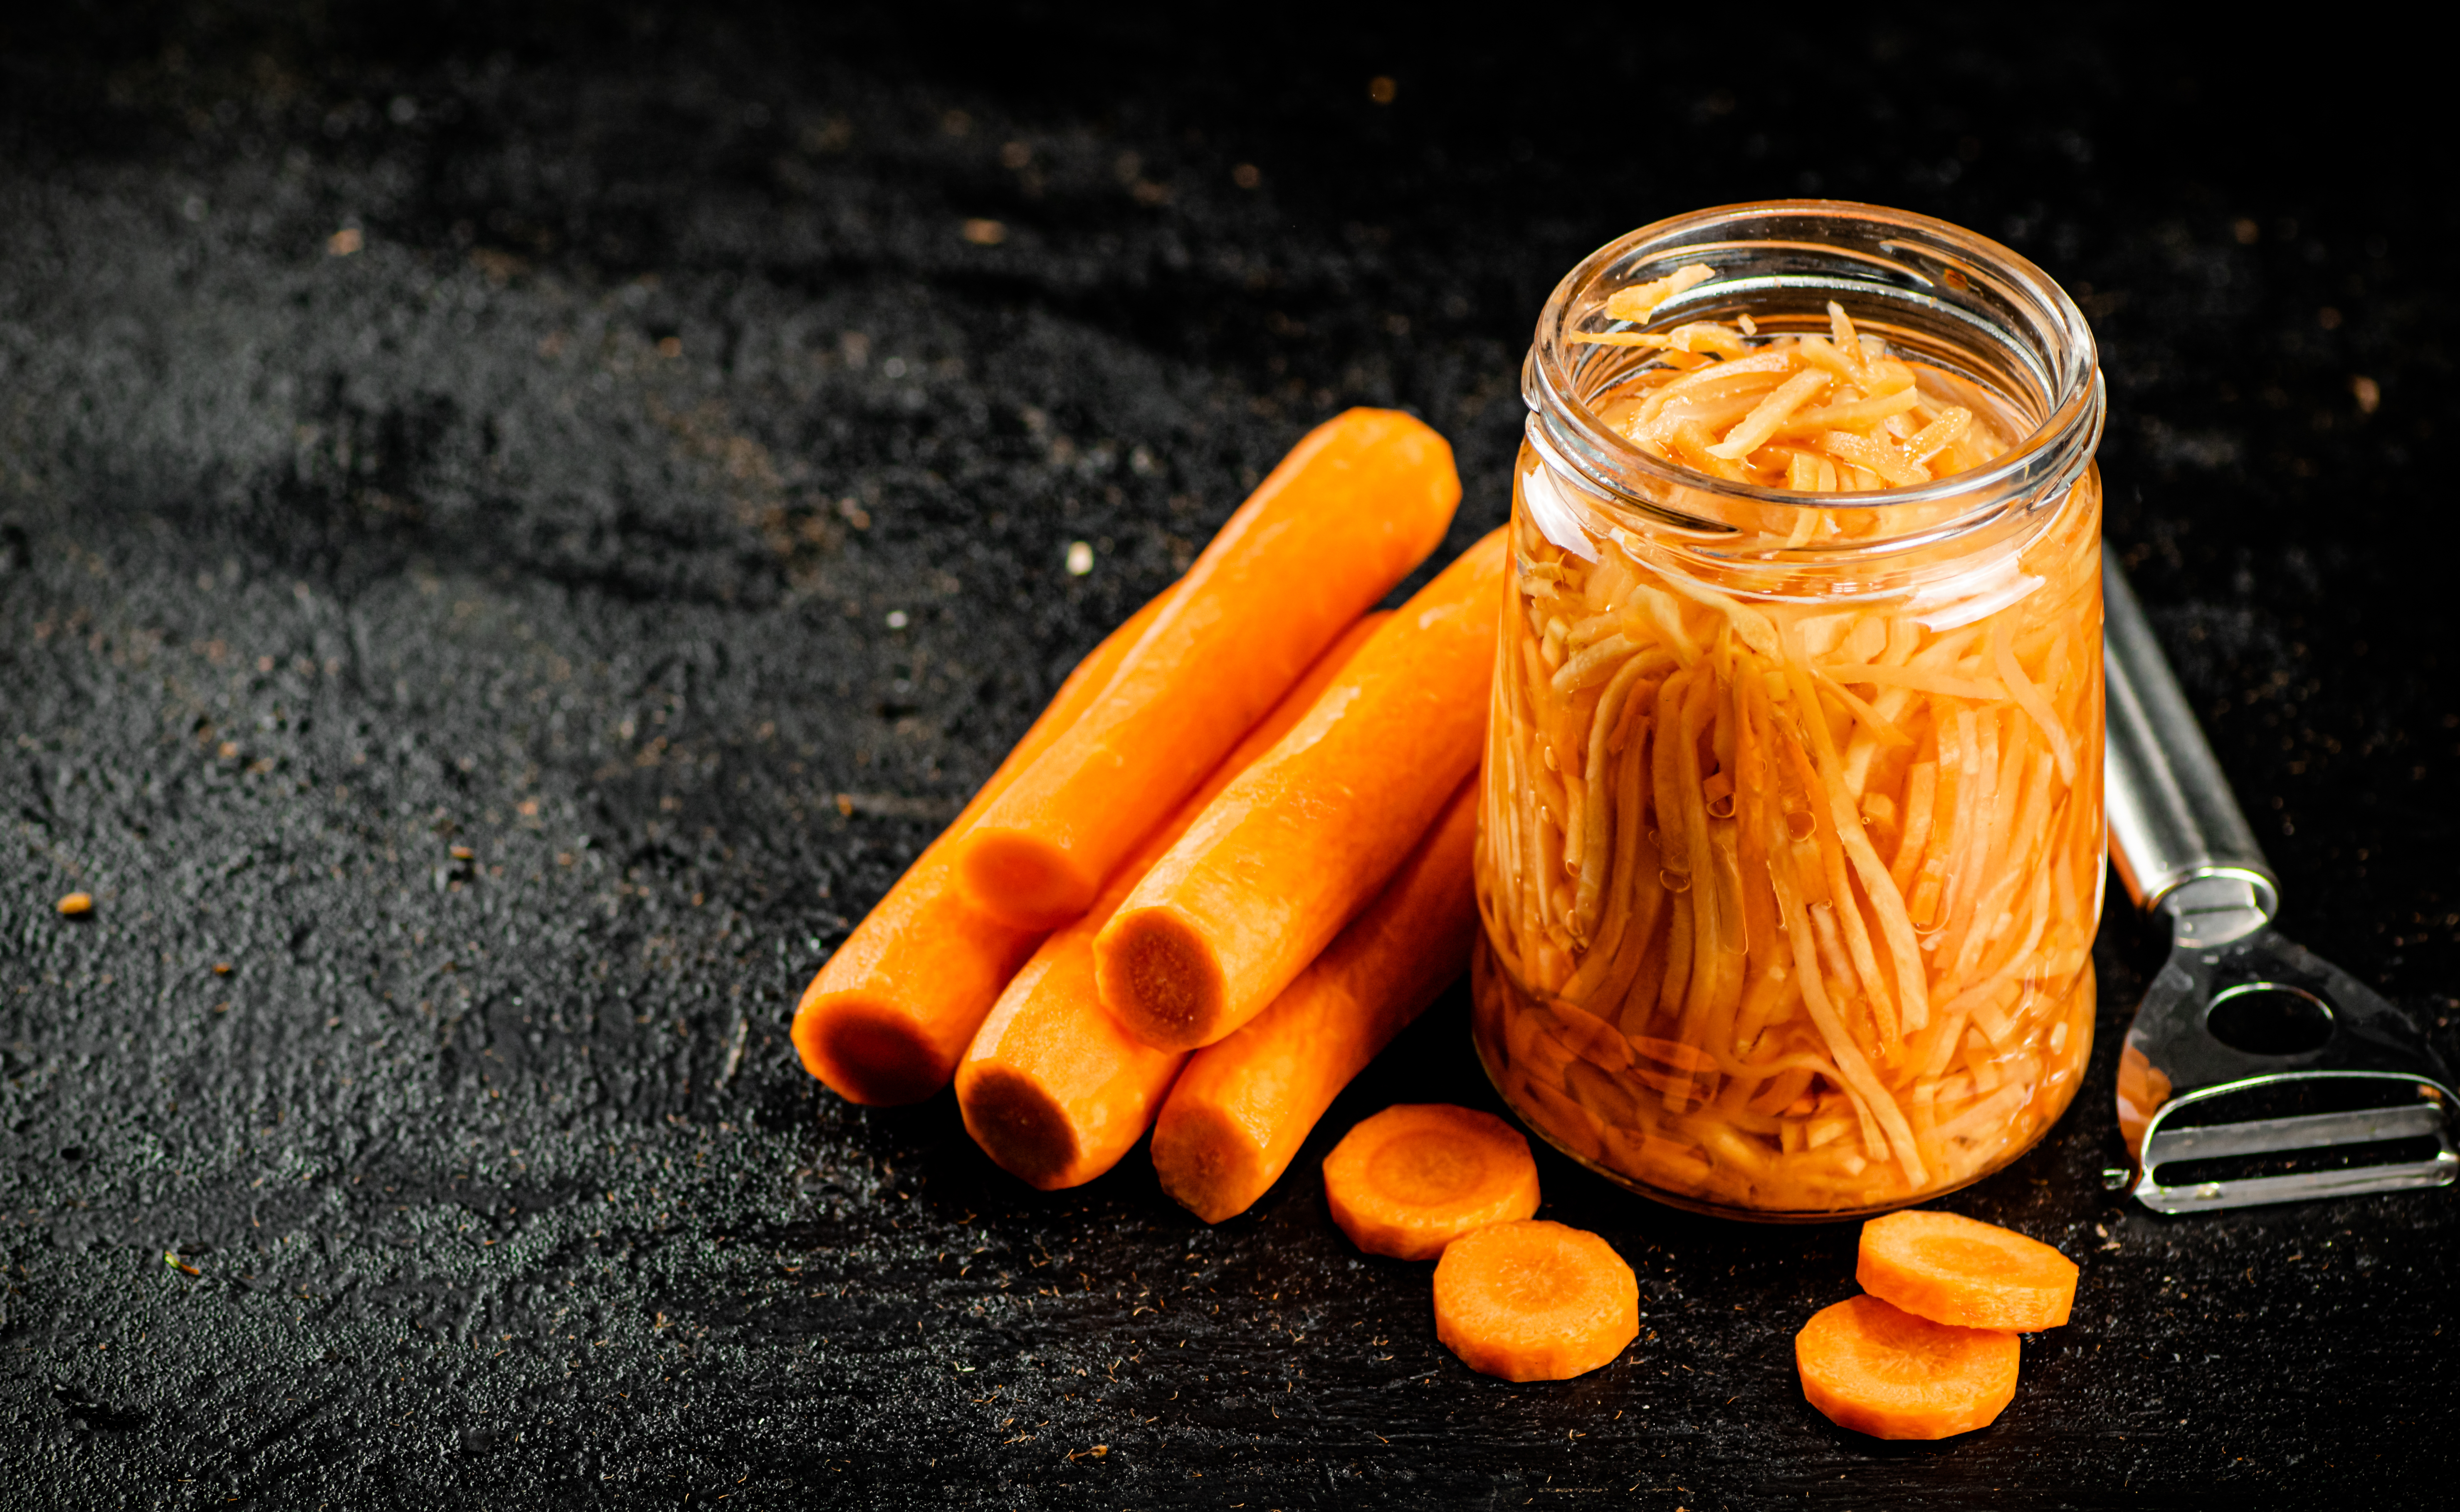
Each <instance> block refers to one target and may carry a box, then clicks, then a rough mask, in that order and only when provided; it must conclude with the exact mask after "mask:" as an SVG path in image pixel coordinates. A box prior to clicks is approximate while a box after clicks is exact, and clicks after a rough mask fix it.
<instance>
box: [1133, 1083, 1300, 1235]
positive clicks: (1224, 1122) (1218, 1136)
mask: <svg viewBox="0 0 2460 1512" xmlns="http://www.w3.org/2000/svg"><path fill="white" fill-rule="evenodd" d="M1262 1161H1263V1152H1262V1151H1261V1150H1259V1149H1258V1148H1256V1145H1255V1141H1254V1140H1253V1139H1249V1138H1248V1136H1247V1134H1246V1132H1245V1131H1244V1130H1242V1129H1241V1128H1240V1127H1239V1125H1238V1121H1237V1120H1236V1119H1234V1118H1231V1117H1230V1116H1229V1115H1228V1114H1226V1113H1224V1112H1222V1111H1221V1110H1220V1109H1219V1108H1208V1107H1198V1108H1191V1109H1186V1110H1183V1111H1178V1112H1173V1111H1172V1110H1170V1109H1169V1108H1168V1107H1167V1106H1165V1107H1164V1109H1163V1113H1162V1118H1161V1119H1160V1121H1159V1122H1157V1123H1156V1124H1155V1125H1154V1133H1153V1163H1154V1175H1155V1176H1156V1177H1157V1178H1158V1179H1159V1180H1160V1182H1161V1189H1162V1190H1163V1191H1165V1192H1167V1193H1169V1194H1170V1199H1171V1201H1173V1202H1175V1203H1177V1204H1178V1205H1179V1206H1181V1207H1184V1208H1186V1209H1187V1210H1188V1211H1189V1212H1191V1213H1194V1214H1195V1215H1196V1216H1197V1217H1198V1218H1200V1219H1202V1220H1204V1221H1205V1222H1206V1223H1208V1224H1218V1223H1220V1222H1221V1221H1223V1220H1224V1219H1229V1218H1236V1217H1238V1216H1239V1215H1240V1214H1241V1213H1243V1212H1245V1211H1246V1210H1247V1209H1248V1208H1250V1207H1252V1206H1254V1205H1255V1203H1256V1199H1258V1198H1260V1197H1262V1196H1263V1195H1264V1191H1265V1189H1266V1188H1267V1187H1268V1186H1269V1185H1270V1184H1271V1182H1269V1181H1263V1180H1259V1178H1260V1177H1262V1175H1263V1174H1264V1173H1263V1171H1262Z"/></svg>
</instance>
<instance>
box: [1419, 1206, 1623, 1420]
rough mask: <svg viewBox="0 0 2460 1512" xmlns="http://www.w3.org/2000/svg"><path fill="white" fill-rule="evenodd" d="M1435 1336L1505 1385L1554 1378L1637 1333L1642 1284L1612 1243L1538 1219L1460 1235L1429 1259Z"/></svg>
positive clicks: (1581, 1369)
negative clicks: (1432, 1271)
mask: <svg viewBox="0 0 2460 1512" xmlns="http://www.w3.org/2000/svg"><path fill="white" fill-rule="evenodd" d="M1435 1337H1436V1338H1438V1339H1441V1340H1442V1341H1443V1344H1444V1347H1445V1348H1446V1349H1449V1350H1451V1351H1452V1352H1453V1353H1454V1354H1456V1355H1458V1356H1460V1361H1461V1363H1462V1364H1464V1365H1466V1366H1468V1367H1469V1368H1470V1369H1471V1370H1474V1371H1476V1372H1478V1373H1479V1374H1484V1375H1495V1376H1500V1377H1501V1378H1503V1379H1504V1380H1507V1381H1560V1380H1569V1379H1570V1378H1571V1377H1573V1376H1575V1375H1580V1374H1586V1373H1588V1372H1590V1371H1593V1370H1596V1369H1598V1368H1599V1367H1601V1366H1603V1365H1609V1364H1612V1363H1613V1362H1614V1358H1615V1356H1616V1355H1618V1354H1621V1353H1622V1352H1623V1351H1624V1349H1626V1348H1627V1347H1629V1345H1630V1344H1631V1341H1632V1340H1634V1339H1636V1338H1638V1337H1640V1281H1639V1278H1638V1277H1636V1276H1634V1275H1633V1274H1632V1271H1631V1267H1630V1266H1629V1265H1627V1264H1625V1263H1624V1261H1623V1258H1622V1256H1621V1255H1619V1254H1616V1253H1615V1251H1614V1246H1611V1245H1609V1244H1607V1243H1606V1242H1605V1241H1604V1240H1602V1239H1601V1238H1599V1237H1598V1236H1597V1235H1595V1234H1592V1233H1589V1232H1587V1231H1585V1230H1582V1229H1578V1228H1570V1227H1566V1226H1565V1225H1561V1224H1557V1223H1551V1222H1548V1221H1547V1220H1544V1219H1530V1220H1525V1221H1523V1222H1520V1223H1512V1224H1496V1225H1494V1226H1492V1227H1488V1228H1481V1229H1479V1230H1478V1231H1477V1232H1475V1233H1474V1234H1464V1235H1462V1236H1461V1237H1460V1238H1458V1239H1456V1240H1453V1242H1452V1244H1451V1245H1450V1246H1446V1248H1445V1249H1444V1257H1443V1259H1441V1260H1440V1261H1437V1262H1436V1263H1435Z"/></svg>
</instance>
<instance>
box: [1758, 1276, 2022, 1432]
mask: <svg viewBox="0 0 2460 1512" xmlns="http://www.w3.org/2000/svg"><path fill="white" fill-rule="evenodd" d="M2020 1349H2021V1346H2020V1345H2019V1344H2018V1342H2017V1338H2016V1335H2015V1334H2013V1333H2009V1332H2006V1331H2002V1330H1998V1329H1961V1328H1956V1327H1953V1326H1951V1325H1949V1324H1945V1323H1933V1322H1932V1321H1931V1320H1930V1319H1928V1318H1922V1317H1916V1316H1915V1315H1914V1314H1912V1313H1910V1312H1907V1311H1905V1310H1902V1309H1900V1308H1898V1307H1896V1306H1895V1305H1893V1304H1891V1303H1888V1302H1885V1301H1882V1300H1881V1299H1879V1298H1877V1297H1849V1298H1847V1299H1846V1300H1845V1301H1843V1302H1839V1303H1837V1304H1836V1305H1835V1306H1834V1307H1833V1308H1822V1309H1820V1310H1818V1311H1817V1312H1814V1313H1813V1314H1812V1315H1811V1321H1810V1322H1809V1323H1806V1324H1804V1325H1803V1326H1802V1331H1801V1332H1800V1333H1797V1334H1795V1335H1794V1337H1793V1362H1794V1367H1795V1369H1796V1370H1798V1371H1800V1372H1801V1374H1802V1395H1804V1396H1806V1397H1808V1398H1810V1400H1811V1405H1812V1406H1813V1407H1816V1408H1818V1409H1819V1410H1820V1411H1821V1412H1822V1413H1824V1414H1826V1415H1827V1416H1828V1418H1829V1420H1830V1421H1831V1422H1834V1423H1835V1424H1836V1425H1838V1426H1839V1427H1843V1428H1851V1429H1853V1430H1854V1431H1855V1432H1856V1433H1864V1434H1869V1435H1870V1436H1872V1437H1875V1438H1945V1437H1950V1436H1951V1435H1955V1434H1962V1433H1971V1432H1972V1431H1973V1430H1974V1429H1976V1428H1982V1427H1986V1426H1988V1425H1989V1424H1990V1423H1991V1422H1992V1421H1994V1420H1995V1419H1996V1418H1997V1417H1998V1416H1999V1415H2000V1413H2002V1412H2004V1411H2005V1410H2006V1406H2007V1404H2008V1403H2009V1402H2011V1401H2013V1400H2015V1399H2016V1365H2017V1356H2018V1353H2019V1352H2020Z"/></svg>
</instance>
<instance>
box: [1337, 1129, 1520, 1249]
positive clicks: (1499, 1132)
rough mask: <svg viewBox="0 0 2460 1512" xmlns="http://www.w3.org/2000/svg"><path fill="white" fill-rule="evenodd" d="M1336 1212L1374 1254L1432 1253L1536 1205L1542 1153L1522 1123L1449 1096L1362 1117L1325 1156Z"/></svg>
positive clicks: (1354, 1241)
mask: <svg viewBox="0 0 2460 1512" xmlns="http://www.w3.org/2000/svg"><path fill="white" fill-rule="evenodd" d="M1324 1195H1325V1203H1327V1204H1328V1205H1329V1206H1330V1207H1331V1209H1332V1221H1333V1222H1334V1223H1336V1224H1338V1225H1341V1231H1342V1232H1343V1233H1345V1234H1347V1235H1348V1236H1349V1240H1350V1243H1352V1244H1354V1245H1356V1246H1358V1247H1359V1248H1361V1249H1364V1250H1366V1251H1367V1252H1368V1254H1370V1255H1389V1256H1391V1257H1392V1258H1393V1259H1395V1260H1431V1259H1433V1258H1434V1257H1435V1256H1437V1255H1439V1254H1442V1253H1443V1252H1444V1246H1446V1245H1449V1244H1451V1243H1452V1242H1453V1240H1455V1239H1458V1238H1460V1237H1461V1236H1462V1235H1464V1234H1467V1233H1471V1232H1474V1231H1475V1230H1477V1229H1480V1228H1484V1227H1486V1226H1487V1225H1491V1224H1502V1223H1511V1222H1514V1221H1516V1220H1518V1219H1524V1218H1527V1217H1529V1216H1530V1215H1531V1214H1533V1213H1535V1212H1537V1211H1538V1162H1537V1161H1535V1160H1534V1159H1532V1158H1531V1156H1530V1154H1529V1141H1528V1140H1527V1139H1523V1138H1521V1136H1520V1134H1519V1131H1517V1130H1516V1129H1514V1128H1513V1127H1512V1126H1511V1125H1510V1124H1508V1123H1505V1122H1504V1121H1503V1120H1502V1119H1501V1118H1496V1117H1495V1116H1494V1115H1493V1114H1489V1113H1479V1112H1476V1111H1475V1110H1474V1109H1470V1108H1458V1107H1453V1105H1452V1104H1450V1103H1441V1102H1430V1103H1401V1104H1398V1105H1396V1106H1393V1107H1389V1108H1387V1109H1385V1110H1384V1111H1383V1112H1381V1113H1379V1114H1376V1115H1375V1116H1374V1117H1372V1118H1366V1119H1363V1120H1361V1121H1360V1122H1359V1124H1358V1125H1357V1126H1356V1127H1355V1128H1353V1129H1351V1130H1350V1131H1349V1132H1348V1133H1347V1134H1346V1135H1344V1136H1342V1139H1341V1142H1340V1143H1339V1144H1336V1145H1334V1146H1333V1149H1332V1153H1331V1154H1330V1155H1327V1156H1325V1161H1324Z"/></svg>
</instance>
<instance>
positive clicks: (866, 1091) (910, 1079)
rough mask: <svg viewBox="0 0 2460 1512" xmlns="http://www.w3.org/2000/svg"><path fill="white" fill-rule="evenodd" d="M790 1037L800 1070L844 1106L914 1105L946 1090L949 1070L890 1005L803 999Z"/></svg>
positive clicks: (850, 998) (847, 997) (843, 997)
mask: <svg viewBox="0 0 2460 1512" xmlns="http://www.w3.org/2000/svg"><path fill="white" fill-rule="evenodd" d="M793 1037H794V1041H795V1053H796V1054H799V1055H801V1056H802V1059H803V1069H804V1070H806V1071H808V1072H810V1073H811V1074H812V1075H815V1076H817V1077H819V1078H820V1080H821V1081H823V1082H825V1083H827V1085H828V1089H829V1090H830V1091H831V1092H834V1093H836V1094H837V1095H838V1097H843V1098H845V1099H846V1100H847V1101H848V1102H859V1103H863V1104H865V1105H867V1106H873V1107H884V1106H895V1105H897V1104H901V1103H907V1102H920V1101H922V1100H923V1098H925V1097H929V1096H931V1095H932V1094H933V1093H935V1092H937V1091H939V1090H940V1089H941V1088H942V1087H944V1086H946V1085H947V1084H948V1076H949V1075H950V1073H951V1072H953V1071H954V1070H955V1067H954V1066H953V1065H951V1064H950V1063H949V1060H948V1057H947V1055H946V1054H945V1053H944V1051H943V1050H942V1049H941V1047H940V1046H938V1045H936V1044H934V1043H932V1041H931V1040H930V1038H929V1037H928V1036H927V1035H924V1034H923V1033H920V1032H919V1031H918V1030H917V1029H916V1028H915V1026H914V1025H913V1024H911V1023H909V1022H908V1021H907V1020H906V1018H905V1016H904V1015H903V1014H902V1013H901V1012H898V1011H897V1009H896V1008H895V1006H893V1005H891V1004H885V1003H874V1002H869V1001H866V1000H864V999H862V998H860V997H856V996H854V995H853V994H831V995H827V996H816V997H811V998H806V999H805V1000H804V1003H803V1006H802V1008H801V1009H800V1010H799V1011H798V1012H796V1013H795V1028H794V1036H793Z"/></svg>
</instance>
